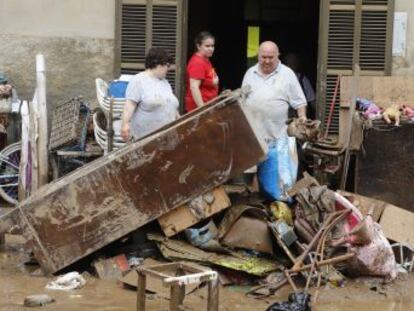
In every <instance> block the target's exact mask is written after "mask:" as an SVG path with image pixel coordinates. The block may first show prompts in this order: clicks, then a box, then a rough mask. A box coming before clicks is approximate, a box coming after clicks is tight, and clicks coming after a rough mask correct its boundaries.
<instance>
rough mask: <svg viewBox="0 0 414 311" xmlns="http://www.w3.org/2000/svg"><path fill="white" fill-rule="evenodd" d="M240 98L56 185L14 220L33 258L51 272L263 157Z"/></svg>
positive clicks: (21, 209) (173, 125) (181, 121)
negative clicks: (18, 223) (27, 243)
mask: <svg viewBox="0 0 414 311" xmlns="http://www.w3.org/2000/svg"><path fill="white" fill-rule="evenodd" d="M239 98H240V93H238V92H234V93H233V95H232V96H230V97H226V98H225V99H222V100H219V101H217V102H212V103H211V104H209V105H206V106H204V107H202V108H201V109H198V110H196V111H194V112H193V113H190V114H188V115H185V116H183V117H182V118H180V119H178V120H176V121H174V122H173V123H170V124H169V125H167V126H165V127H163V128H161V129H160V130H159V131H157V132H155V133H153V134H151V135H149V136H147V137H144V138H142V139H141V140H138V141H135V142H133V143H131V144H129V145H128V146H125V147H124V148H122V149H120V150H117V151H115V152H112V153H110V154H108V155H107V156H105V157H102V158H100V159H98V160H95V161H94V162H91V163H89V164H87V165H85V166H84V167H82V168H81V169H78V170H77V171H75V172H73V173H71V174H69V175H67V176H66V177H64V178H61V179H59V180H57V181H55V182H53V183H51V184H49V185H47V186H46V187H43V188H41V189H39V190H38V191H37V192H36V193H35V194H34V195H32V196H31V197H30V198H28V199H27V200H26V201H24V202H22V203H21V204H20V205H19V206H18V207H17V209H16V212H15V213H14V216H15V220H19V222H20V225H21V227H22V229H23V232H24V236H25V238H26V239H27V240H28V241H29V245H30V247H31V249H32V250H33V252H34V255H35V257H36V259H37V260H38V261H39V263H40V264H41V266H42V268H43V269H44V270H45V271H46V272H52V273H53V272H56V271H59V270H61V269H63V268H65V267H67V266H68V265H70V264H72V263H74V262H76V261H77V260H79V259H81V258H83V257H85V256H87V255H88V254H91V253H93V252H94V251H96V250H98V249H100V248H102V247H104V246H105V245H107V244H109V243H111V242H113V241H115V240H117V239H119V238H121V237H123V236H125V235H126V234H128V233H130V232H132V231H133V230H136V229H137V228H139V227H141V226H143V225H144V224H146V223H148V222H150V221H152V220H154V219H156V218H158V217H159V216H161V215H163V214H165V213H166V212H168V211H169V210H172V209H173V208H176V207H178V206H181V205H182V204H184V203H186V202H188V201H190V200H191V199H193V198H195V197H196V196H197V195H200V194H202V193H205V192H206V191H208V190H211V189H213V188H214V187H216V186H218V185H220V184H222V183H223V182H225V181H226V180H227V179H229V178H232V177H234V176H238V175H240V174H242V172H243V171H244V170H246V169H247V168H249V167H251V166H253V165H255V164H256V163H257V162H258V161H260V160H262V159H263V158H264V156H265V145H264V143H263V142H262V141H260V140H259V139H258V138H257V136H256V134H255V132H254V130H253V129H252V127H251V126H250V123H249V121H248V119H247V117H246V115H245V113H244V111H243V109H242V107H241V106H240V104H239V101H238V100H239Z"/></svg>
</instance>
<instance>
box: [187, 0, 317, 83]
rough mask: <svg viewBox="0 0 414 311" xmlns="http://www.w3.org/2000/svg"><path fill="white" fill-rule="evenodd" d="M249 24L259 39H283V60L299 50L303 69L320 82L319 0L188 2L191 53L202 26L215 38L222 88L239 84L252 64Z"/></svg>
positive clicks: (217, 67)
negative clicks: (249, 57) (249, 54)
mask: <svg viewBox="0 0 414 311" xmlns="http://www.w3.org/2000/svg"><path fill="white" fill-rule="evenodd" d="M248 27H254V28H255V31H256V32H257V33H256V35H258V39H259V40H258V41H259V42H263V41H266V40H271V41H274V42H276V43H277V44H278V46H279V49H280V53H281V56H280V57H281V60H282V62H283V60H284V57H285V56H286V55H287V54H288V53H295V54H296V55H298V56H299V57H300V59H301V61H302V64H303V67H302V73H304V74H305V75H306V76H307V77H308V78H309V79H310V81H311V83H312V85H313V87H314V88H315V86H316V73H317V56H318V30H319V0H291V1H285V0H242V1H240V0H206V1H197V0H189V1H188V54H187V55H188V58H189V57H191V55H192V54H193V52H194V44H193V42H192V41H193V38H194V37H195V36H196V34H197V33H198V32H200V31H202V30H208V31H210V32H212V33H213V35H214V36H215V37H216V51H215V54H214V56H213V58H212V63H213V65H214V66H215V68H216V71H217V72H218V74H219V77H220V85H221V88H222V89H235V88H238V87H240V85H241V82H242V79H243V75H244V73H245V71H246V70H247V68H248V66H249V62H248V55H247V44H248Z"/></svg>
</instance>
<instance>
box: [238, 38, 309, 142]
mask: <svg viewBox="0 0 414 311" xmlns="http://www.w3.org/2000/svg"><path fill="white" fill-rule="evenodd" d="M258 59H259V62H258V64H256V65H255V66H253V67H251V68H250V69H249V70H247V72H246V74H245V75H244V78H243V83H242V86H245V85H250V88H251V92H250V93H249V94H248V95H247V97H246V108H247V110H248V111H249V112H250V113H251V114H252V117H253V120H254V121H255V123H256V126H257V127H258V128H259V129H260V132H261V134H262V135H263V138H264V139H265V141H266V142H268V143H269V142H270V141H272V140H275V139H277V138H280V137H283V136H286V135H287V132H286V130H287V125H286V121H287V119H288V110H289V106H290V107H292V108H293V109H295V110H296V112H297V114H298V117H299V118H302V119H306V98H305V95H304V93H303V91H302V88H301V86H300V83H299V81H298V79H297V77H296V74H295V73H294V72H293V70H291V69H290V68H289V67H287V66H285V65H283V64H282V63H281V62H280V60H279V49H278V47H277V45H276V44H275V43H274V42H271V41H266V42H263V43H262V44H261V45H260V48H259V58H258Z"/></svg>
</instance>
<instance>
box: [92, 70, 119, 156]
mask: <svg viewBox="0 0 414 311" xmlns="http://www.w3.org/2000/svg"><path fill="white" fill-rule="evenodd" d="M96 96H97V98H98V104H99V107H100V109H97V110H96V112H95V113H94V115H93V127H94V135H95V140H96V142H97V143H98V145H99V146H100V147H101V148H102V149H103V150H104V151H105V153H106V152H108V133H107V122H108V120H107V116H108V115H109V109H110V102H111V98H110V97H109V96H108V84H107V83H106V82H105V81H104V80H102V79H100V78H97V79H96ZM124 105H125V98H114V99H113V107H112V120H113V123H112V127H113V130H114V139H113V150H117V149H119V148H121V147H122V146H124V145H125V142H124V141H123V140H122V138H121V134H120V133H121V120H120V119H121V117H122V112H123V110H124Z"/></svg>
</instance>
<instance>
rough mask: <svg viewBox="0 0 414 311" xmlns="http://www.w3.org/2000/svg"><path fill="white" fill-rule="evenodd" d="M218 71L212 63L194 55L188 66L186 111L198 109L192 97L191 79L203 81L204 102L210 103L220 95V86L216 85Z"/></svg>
mask: <svg viewBox="0 0 414 311" xmlns="http://www.w3.org/2000/svg"><path fill="white" fill-rule="evenodd" d="M215 77H216V71H215V70H214V68H213V66H212V65H211V62H210V61H209V60H208V59H207V58H204V57H202V56H200V55H198V54H193V56H192V57H191V59H190V61H189V62H188V64H187V93H186V95H185V109H186V110H187V112H189V111H191V110H194V109H196V108H197V105H196V103H195V101H194V99H193V96H192V95H191V90H190V78H191V79H196V80H201V85H200V92H201V97H202V98H203V102H208V101H209V100H211V99H213V98H214V97H216V96H217V95H218V84H214V79H215Z"/></svg>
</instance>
